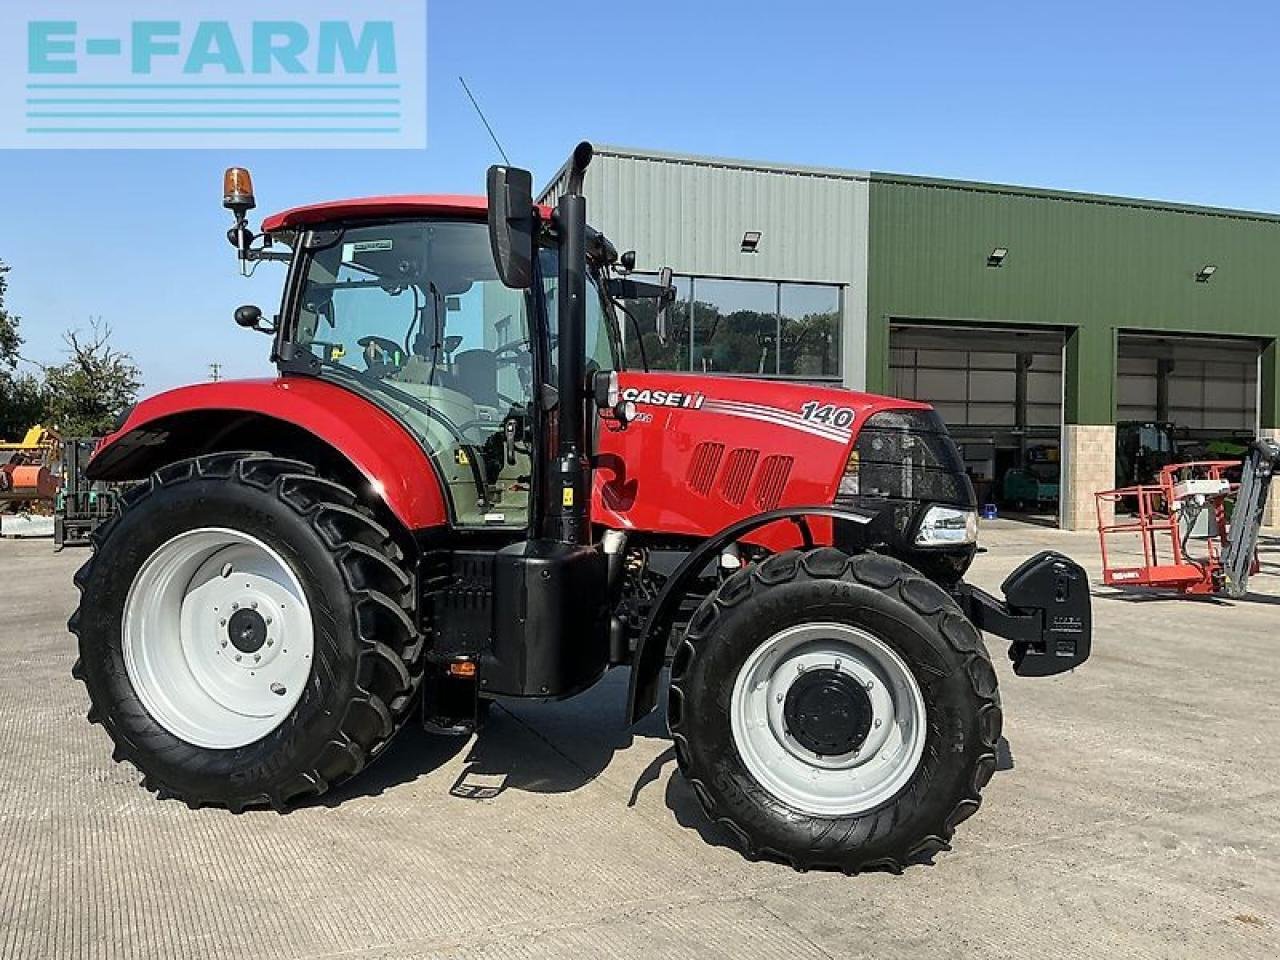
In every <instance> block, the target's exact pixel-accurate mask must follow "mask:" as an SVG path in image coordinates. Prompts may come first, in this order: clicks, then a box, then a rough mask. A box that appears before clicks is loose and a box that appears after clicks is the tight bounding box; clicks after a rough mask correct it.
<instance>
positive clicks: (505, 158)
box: [458, 77, 511, 167]
mask: <svg viewBox="0 0 1280 960" xmlns="http://www.w3.org/2000/svg"><path fill="white" fill-rule="evenodd" d="M458 82H459V83H460V84H462V89H463V90H465V91H466V92H467V99H468V100H470V101H471V105H472V106H473V107H475V108H476V114H477V115H478V116H479V117H480V122H481V123H483V124H484V128H485V129H486V130H488V131H489V139H491V140H492V141H493V145H494V146H495V147H497V148H498V152H499V153H500V154H502V160H503V162H504V163H505V164H506V165H507V166H508V167H509V166H511V159H510V158H509V157H508V156H507V151H505V150H503V149H502V144H500V143H499V142H498V135H497V134H496V133H494V132H493V127H491V126H489V121H488V120H486V119H485V116H484V111H483V110H481V109H480V104H478V103H476V98H475V96H474V95H473V94H472V93H471V88H470V87H468V86H467V81H466V80H463V79H462V77H458Z"/></svg>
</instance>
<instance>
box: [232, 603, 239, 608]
mask: <svg viewBox="0 0 1280 960" xmlns="http://www.w3.org/2000/svg"><path fill="white" fill-rule="evenodd" d="M231 609H232V610H239V609H240V604H238V603H233V604H232V605H231Z"/></svg>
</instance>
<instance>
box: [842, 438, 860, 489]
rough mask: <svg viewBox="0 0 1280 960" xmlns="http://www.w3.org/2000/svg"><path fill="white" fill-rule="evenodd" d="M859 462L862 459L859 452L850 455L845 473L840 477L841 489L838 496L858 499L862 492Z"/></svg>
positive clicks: (845, 466)
mask: <svg viewBox="0 0 1280 960" xmlns="http://www.w3.org/2000/svg"><path fill="white" fill-rule="evenodd" d="M859 460H860V457H859V456H858V451H857V450H854V451H853V452H852V453H850V454H849V459H848V460H847V461H846V462H845V465H844V473H843V474H842V475H841V477H840V489H839V490H838V491H837V496H841V497H856V496H857V495H858V494H859V493H861V492H862V490H861V484H860V483H859V482H858V462H859Z"/></svg>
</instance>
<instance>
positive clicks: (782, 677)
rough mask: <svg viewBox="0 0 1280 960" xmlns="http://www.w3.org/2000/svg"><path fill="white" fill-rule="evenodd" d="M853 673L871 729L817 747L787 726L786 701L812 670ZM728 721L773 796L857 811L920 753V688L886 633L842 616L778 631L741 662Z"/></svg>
mask: <svg viewBox="0 0 1280 960" xmlns="http://www.w3.org/2000/svg"><path fill="white" fill-rule="evenodd" d="M818 669H822V670H828V671H829V670H835V671H838V672H839V673H840V674H842V675H844V676H846V677H850V678H852V679H853V680H855V681H856V682H857V683H858V684H859V685H860V686H861V687H862V688H863V690H864V691H865V692H866V694H867V698H868V699H869V700H870V707H871V713H870V730H869V731H868V732H867V734H866V737H865V739H863V740H862V741H861V743H860V744H859V745H858V746H857V748H856V749H854V750H852V751H850V752H848V753H845V754H843V755H837V756H830V755H828V756H823V755H820V754H818V753H815V752H813V751H811V750H809V749H806V747H805V746H803V745H802V744H801V743H800V742H798V741H797V740H796V738H795V737H794V736H793V735H792V733H791V731H789V730H788V729H787V720H786V715H785V707H784V705H785V703H786V700H787V694H788V692H789V691H790V689H791V687H792V685H793V684H795V683H796V681H797V680H798V679H799V678H800V677H802V676H803V675H804V674H805V673H806V672H807V671H810V670H818ZM730 721H731V726H732V729H733V740H734V744H735V746H736V747H737V749H738V755H739V756H740V757H741V758H742V762H743V764H744V765H745V766H746V768H747V771H748V772H749V773H750V774H751V776H752V777H754V778H755V779H756V781H757V782H758V783H759V784H760V785H761V786H762V787H764V788H765V789H766V790H767V791H769V793H771V794H772V795H773V796H774V797H776V798H777V799H778V800H781V801H782V802H783V803H785V804H787V805H788V806H791V807H793V808H795V809H797V810H800V811H802V812H804V813H808V814H812V815H816V816H827V817H845V816H854V815H856V814H859V813H864V812H866V811H867V810H871V809H873V808H875V807H877V806H879V805H880V804H882V803H884V802H885V801H887V800H890V799H892V798H893V797H894V796H895V795H896V794H897V793H898V791H900V790H901V789H902V788H903V787H905V786H906V785H907V783H908V781H910V779H911V777H912V775H913V774H914V773H915V771H916V768H917V767H918V766H919V765H920V758H921V757H922V756H923V754H924V744H925V735H926V732H927V730H926V714H925V706H924V697H923V696H922V694H921V692H920V685H919V684H918V683H917V682H916V679H915V677H914V676H913V675H912V673H911V669H910V668H909V667H908V666H907V665H906V663H905V662H904V661H903V660H902V658H901V657H900V656H898V654H897V653H895V652H894V651H893V650H892V649H890V648H889V647H888V646H887V645H886V644H885V643H884V642H883V641H881V640H880V639H878V638H877V637H875V636H873V635H872V634H870V633H868V632H866V631H865V630H861V629H858V628H857V627H851V626H849V625H847V624H842V623H810V624H803V625H800V626H795V627H789V628H788V629H786V630H782V631H780V632H778V633H776V634H774V635H773V636H772V637H770V638H769V639H768V640H766V641H765V642H764V643H763V644H761V645H760V646H759V647H758V648H757V649H756V650H755V651H754V652H753V653H752V654H751V656H750V657H749V658H748V659H747V662H746V663H744V664H743V665H742V669H741V670H740V671H739V672H738V677H737V680H736V682H735V683H734V686H733V699H732V703H731V707H730Z"/></svg>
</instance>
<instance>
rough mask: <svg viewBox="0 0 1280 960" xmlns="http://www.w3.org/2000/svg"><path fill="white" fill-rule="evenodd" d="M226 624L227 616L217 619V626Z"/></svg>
mask: <svg viewBox="0 0 1280 960" xmlns="http://www.w3.org/2000/svg"><path fill="white" fill-rule="evenodd" d="M226 625H227V618H226V617H222V618H221V619H219V620H218V626H220V627H225V626H226Z"/></svg>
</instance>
